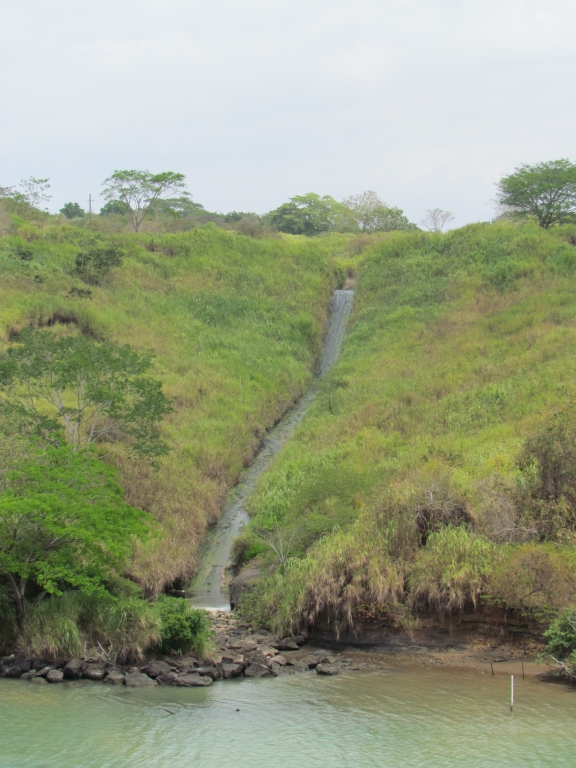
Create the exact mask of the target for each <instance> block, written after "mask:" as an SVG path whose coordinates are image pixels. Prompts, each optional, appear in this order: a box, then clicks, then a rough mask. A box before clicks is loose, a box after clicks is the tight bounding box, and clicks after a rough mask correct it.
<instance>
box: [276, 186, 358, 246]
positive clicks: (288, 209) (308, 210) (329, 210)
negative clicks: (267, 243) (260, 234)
mask: <svg viewBox="0 0 576 768" xmlns="http://www.w3.org/2000/svg"><path fill="white" fill-rule="evenodd" d="M346 213H347V211H346V208H345V207H344V206H343V205H342V203H338V202H337V201H336V200H334V198H333V197H330V195H324V196H323V197H320V195H317V194H315V193H314V192H309V193H308V194H306V195H296V196H295V197H291V198H290V201H289V202H288V203H284V205H281V206H280V207H279V208H276V210H274V211H271V212H270V213H269V214H267V216H266V218H267V219H268V220H269V221H270V224H272V226H273V227H276V229H278V230H279V231H280V232H287V233H288V234H291V235H308V236H309V237H312V236H314V235H320V234H321V233H322V232H331V231H333V230H334V229H336V228H337V227H338V222H339V220H340V219H341V218H342V216H343V215H345V214H346Z"/></svg>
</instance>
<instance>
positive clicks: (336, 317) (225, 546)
mask: <svg viewBox="0 0 576 768" xmlns="http://www.w3.org/2000/svg"><path fill="white" fill-rule="evenodd" d="M353 296H354V291H350V290H346V291H344V290H342V291H334V296H333V297H332V306H331V308H330V315H329V318H328V326H327V329H326V336H325V339H324V349H323V353H322V359H321V360H320V363H319V365H318V369H317V371H316V376H315V377H314V379H313V381H312V383H311V384H310V386H309V387H308V389H307V390H306V392H305V393H304V394H303V395H302V397H301V398H300V400H299V401H298V402H297V403H296V405H295V406H294V408H292V409H291V410H290V411H288V412H287V413H286V415H285V416H284V417H283V418H282V419H281V421H279V422H278V424H277V425H276V426H275V427H274V429H272V430H271V431H270V432H269V433H268V435H267V436H266V438H265V440H264V442H263V445H262V448H261V449H260V451H259V452H258V454H257V455H256V458H255V459H254V461H253V462H252V464H251V465H250V467H249V468H248V469H247V470H246V471H245V472H244V473H243V475H242V477H241V479H240V482H239V483H238V485H236V486H235V487H234V488H233V489H232V490H231V491H230V494H229V495H228V499H227V501H226V505H225V507H224V509H223V511H222V516H221V517H220V520H219V521H218V523H217V524H216V526H215V528H214V529H213V530H212V531H211V533H210V534H209V536H208V538H207V541H206V544H205V545H204V547H203V549H202V550H201V552H200V566H199V569H198V573H197V575H196V578H195V579H194V581H193V582H192V584H191V585H190V587H189V589H188V595H189V597H190V602H191V603H192V605H194V606H196V607H198V608H211V609H218V610H230V595H229V589H228V584H227V580H226V576H227V568H228V565H229V563H230V554H231V552H232V544H233V542H234V539H236V537H237V536H238V534H239V533H240V531H241V530H242V528H243V527H244V526H245V525H246V523H247V522H248V520H249V517H248V512H247V511H246V504H247V503H248V500H249V499H250V496H251V495H252V493H253V492H254V488H255V486H256V481H257V480H258V478H259V477H260V476H261V475H262V474H263V473H264V471H265V470H266V469H267V467H268V465H269V464H270V461H271V460H272V458H273V457H274V456H275V455H276V454H277V453H278V451H279V450H280V448H281V447H282V446H283V445H284V443H285V442H286V440H288V438H289V437H290V435H291V434H292V432H293V431H294V428H295V427H296V425H297V424H299V422H300V421H302V418H303V416H304V414H305V413H306V410H307V409H308V407H309V405H310V404H311V403H312V402H313V400H314V399H315V398H316V396H317V394H318V390H319V381H320V379H322V377H323V376H325V375H326V373H327V372H328V371H329V370H330V368H331V367H332V365H333V364H334V362H335V361H336V359H337V357H338V354H339V352H340V348H341V346H342V340H343V338H344V333H345V331H346V323H347V320H348V317H349V316H350V311H351V309H352V298H353Z"/></svg>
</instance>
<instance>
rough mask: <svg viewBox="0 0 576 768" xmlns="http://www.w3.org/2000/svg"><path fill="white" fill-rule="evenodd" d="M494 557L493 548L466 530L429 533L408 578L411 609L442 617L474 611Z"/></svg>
mask: <svg viewBox="0 0 576 768" xmlns="http://www.w3.org/2000/svg"><path fill="white" fill-rule="evenodd" d="M494 556H495V548H494V545H493V544H492V543H491V542H490V541H489V540H488V539H487V538H486V537H485V536H480V535H477V534H474V533H472V532H471V531H470V530H469V529H468V528H467V527H464V526H462V527H453V526H443V527H441V528H440V529H439V530H438V531H435V532H433V533H431V534H430V536H429V537H428V541H427V543H426V546H425V547H424V548H423V549H422V550H420V552H419V553H418V556H417V558H416V561H415V563H414V564H413V565H412V568H411V572H410V575H409V585H410V588H411V598H412V604H413V606H414V608H417V609H423V608H430V609H432V610H436V611H438V613H439V614H440V615H442V614H444V613H446V612H448V611H456V610H458V611H462V610H464V608H466V607H468V606H474V607H475V606H476V604H477V602H478V598H479V596H480V594H481V593H482V591H483V589H484V587H485V584H486V576H487V573H488V570H489V568H490V566H491V564H492V562H493V560H494Z"/></svg>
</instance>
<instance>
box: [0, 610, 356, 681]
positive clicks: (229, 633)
mask: <svg viewBox="0 0 576 768" xmlns="http://www.w3.org/2000/svg"><path fill="white" fill-rule="evenodd" d="M211 619H212V626H213V631H214V651H213V652H212V654H211V655H210V657H209V658H208V659H204V660H203V661H200V660H198V659H195V658H193V657H191V656H182V657H180V656H175V657H169V658H164V659H156V660H154V661H149V662H147V663H145V664H142V665H140V666H123V665H119V664H114V663H112V662H108V661H103V660H102V659H99V658H73V659H56V660H51V661H47V660H45V659H27V658H24V657H18V656H16V655H14V654H13V655H12V656H9V657H7V658H4V659H0V676H3V677H14V678H16V677H17V678H20V679H24V680H30V681H32V682H34V683H40V684H43V683H46V682H48V683H60V682H63V681H66V680H69V681H72V680H95V681H101V682H103V683H107V684H109V685H126V686H128V687H131V688H141V687H145V686H152V685H174V686H177V687H185V688H193V687H206V686H209V685H212V683H213V682H216V681H217V680H229V679H231V678H235V677H248V678H263V677H278V676H279V675H291V674H295V673H297V672H309V671H311V670H316V672H317V674H319V675H336V674H338V673H339V672H340V671H341V670H342V669H350V670H351V669H361V668H365V667H367V666H368V665H366V664H354V663H353V662H352V661H351V660H350V659H347V658H345V657H341V656H339V655H338V654H333V653H328V652H327V651H325V650H321V649H318V650H314V651H311V652H308V653H306V652H305V651H304V650H303V649H302V646H303V645H304V644H305V643H306V640H307V634H306V633H303V634H300V635H297V636H295V637H284V638H279V637H276V636H274V635H271V634H268V633H264V634H262V633H255V632H252V631H251V630H250V627H248V626H247V625H245V624H243V623H242V622H241V621H240V620H239V619H237V618H235V617H234V616H233V615H232V614H230V613H225V612H219V611H218V612H213V613H212V614H211Z"/></svg>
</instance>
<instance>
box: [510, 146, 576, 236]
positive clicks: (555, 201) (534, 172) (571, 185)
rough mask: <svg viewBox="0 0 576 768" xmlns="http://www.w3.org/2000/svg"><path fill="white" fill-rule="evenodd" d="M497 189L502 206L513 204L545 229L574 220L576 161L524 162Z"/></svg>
mask: <svg viewBox="0 0 576 768" xmlns="http://www.w3.org/2000/svg"><path fill="white" fill-rule="evenodd" d="M497 189H498V191H497V198H496V202H497V203H498V204H499V205H500V206H509V207H511V208H512V209H513V210H514V212H515V215H516V216H517V217H534V218H535V219H536V221H537V222H538V224H539V225H540V226H541V227H543V228H544V229H548V227H550V226H552V225H553V224H561V223H563V222H566V221H572V220H574V214H575V213H576V165H574V164H573V163H571V162H570V161H569V160H565V159H562V160H551V161H549V162H545V163H536V164H535V165H526V164H523V165H520V166H519V167H518V168H515V169H514V173H511V174H510V175H509V176H503V177H502V178H501V179H500V181H499V182H498V184H497Z"/></svg>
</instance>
